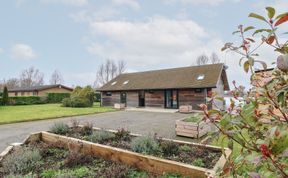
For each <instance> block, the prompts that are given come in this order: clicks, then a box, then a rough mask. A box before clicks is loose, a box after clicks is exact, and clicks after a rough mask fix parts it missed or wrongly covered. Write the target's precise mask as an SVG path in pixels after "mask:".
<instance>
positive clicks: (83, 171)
mask: <svg viewBox="0 0 288 178" xmlns="http://www.w3.org/2000/svg"><path fill="white" fill-rule="evenodd" d="M89 174H90V171H89V169H88V168H87V167H85V166H82V167H79V168H76V169H74V170H67V169H64V170H51V169H49V170H45V171H43V172H42V173H41V174H40V177H42V178H54V177H59V178H60V177H63V178H64V177H67V178H68V177H73V178H84V177H89Z"/></svg>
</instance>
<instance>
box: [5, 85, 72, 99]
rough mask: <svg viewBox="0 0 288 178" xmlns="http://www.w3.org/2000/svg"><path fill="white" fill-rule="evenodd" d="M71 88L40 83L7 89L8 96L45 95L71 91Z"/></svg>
mask: <svg viewBox="0 0 288 178" xmlns="http://www.w3.org/2000/svg"><path fill="white" fill-rule="evenodd" d="M72 91H73V88H70V87H67V86H64V85H61V84H56V85H41V86H33V87H20V88H12V89H8V95H9V96H10V97H15V96H46V95H47V93H71V92H72Z"/></svg>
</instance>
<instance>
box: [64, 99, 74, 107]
mask: <svg viewBox="0 0 288 178" xmlns="http://www.w3.org/2000/svg"><path fill="white" fill-rule="evenodd" d="M62 106H64V107H71V106H72V104H71V99H70V98H64V99H63V100H62Z"/></svg>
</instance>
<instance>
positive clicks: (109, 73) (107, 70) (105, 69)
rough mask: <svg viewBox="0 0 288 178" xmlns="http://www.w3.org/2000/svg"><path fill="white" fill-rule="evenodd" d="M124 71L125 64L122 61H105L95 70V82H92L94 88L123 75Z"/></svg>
mask: <svg viewBox="0 0 288 178" xmlns="http://www.w3.org/2000/svg"><path fill="white" fill-rule="evenodd" d="M125 70H126V63H125V61H123V60H120V61H118V63H116V62H115V61H113V60H111V59H107V60H106V61H105V62H104V63H102V64H101V65H100V66H99V67H98V70H97V73H96V80H95V82H94V87H95V88H97V87H100V86H102V85H104V84H106V83H107V82H109V81H110V80H112V79H113V78H115V77H116V76H118V75H119V74H121V73H123V72H124V71H125Z"/></svg>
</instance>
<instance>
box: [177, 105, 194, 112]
mask: <svg viewBox="0 0 288 178" xmlns="http://www.w3.org/2000/svg"><path fill="white" fill-rule="evenodd" d="M192 111H193V110H192V106H191V105H181V106H180V107H179V112H180V113H191V112H192Z"/></svg>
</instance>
